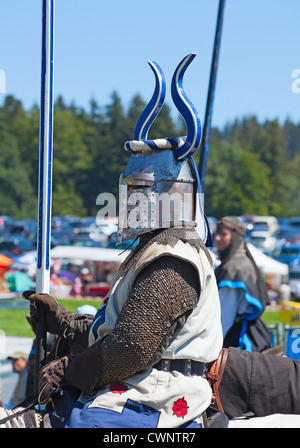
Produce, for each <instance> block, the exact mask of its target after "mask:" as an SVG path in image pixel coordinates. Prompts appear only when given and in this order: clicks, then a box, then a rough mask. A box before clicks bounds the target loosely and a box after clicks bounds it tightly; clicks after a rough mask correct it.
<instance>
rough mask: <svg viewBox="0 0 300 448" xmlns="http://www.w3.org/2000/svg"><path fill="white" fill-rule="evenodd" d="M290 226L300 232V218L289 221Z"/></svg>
mask: <svg viewBox="0 0 300 448" xmlns="http://www.w3.org/2000/svg"><path fill="white" fill-rule="evenodd" d="M289 224H290V226H292V227H296V228H297V229H298V230H300V218H291V219H290V220H289Z"/></svg>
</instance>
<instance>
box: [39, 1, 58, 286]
mask: <svg viewBox="0 0 300 448" xmlns="http://www.w3.org/2000/svg"><path fill="white" fill-rule="evenodd" d="M53 56H54V0H42V66H41V112H40V154H39V193H38V238H37V276H36V290H37V292H45V293H49V287H50V239H51V206H52V159H53V153H52V152H53V151H52V150H53V78H54V76H53V75H54V74H53V69H54V59H53Z"/></svg>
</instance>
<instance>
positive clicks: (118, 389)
mask: <svg viewBox="0 0 300 448" xmlns="http://www.w3.org/2000/svg"><path fill="white" fill-rule="evenodd" d="M109 390H110V391H111V392H112V393H113V394H120V395H121V394H124V392H126V391H127V390H128V387H127V386H126V384H124V383H115V384H111V385H110V386H109Z"/></svg>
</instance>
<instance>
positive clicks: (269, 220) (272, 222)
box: [252, 216, 279, 233]
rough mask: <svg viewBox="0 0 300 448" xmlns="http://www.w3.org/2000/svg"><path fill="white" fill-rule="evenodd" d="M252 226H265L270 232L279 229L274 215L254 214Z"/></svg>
mask: <svg viewBox="0 0 300 448" xmlns="http://www.w3.org/2000/svg"><path fill="white" fill-rule="evenodd" d="M252 223H253V227H264V228H267V229H268V230H269V231H270V232H271V233H275V232H276V231H277V230H278V229H279V224H278V221H277V218H275V216H254V217H253V220H252Z"/></svg>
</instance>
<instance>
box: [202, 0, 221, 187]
mask: <svg viewBox="0 0 300 448" xmlns="http://www.w3.org/2000/svg"><path fill="white" fill-rule="evenodd" d="M224 10H225V0H220V2H219V11H218V19H217V27H216V34H215V42H214V50H213V58H212V64H211V71H210V80H209V88H208V95H207V102H206V112H205V121H204V127H203V137H202V142H201V149H200V162H199V168H198V171H199V176H200V181H201V192H202V193H204V191H205V179H206V172H207V161H208V153H209V144H210V137H211V122H212V112H213V104H214V96H215V88H216V79H217V71H218V61H219V53H220V44H221V35H222V26H223V18H224Z"/></svg>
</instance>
